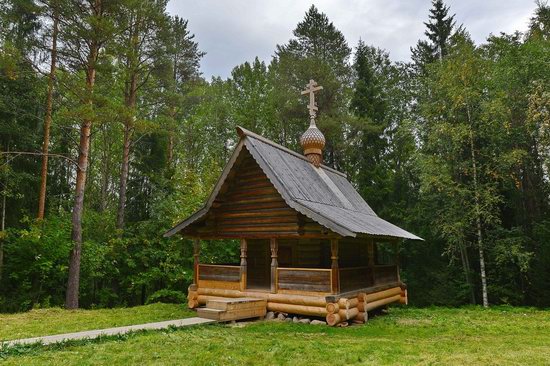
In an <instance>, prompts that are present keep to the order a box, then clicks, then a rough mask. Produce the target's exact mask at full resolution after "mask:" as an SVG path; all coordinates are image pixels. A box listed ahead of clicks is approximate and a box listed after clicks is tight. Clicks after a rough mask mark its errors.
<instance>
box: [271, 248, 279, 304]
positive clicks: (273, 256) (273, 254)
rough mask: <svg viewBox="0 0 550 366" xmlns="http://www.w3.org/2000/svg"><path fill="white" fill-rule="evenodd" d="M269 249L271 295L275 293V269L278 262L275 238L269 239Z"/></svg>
mask: <svg viewBox="0 0 550 366" xmlns="http://www.w3.org/2000/svg"><path fill="white" fill-rule="evenodd" d="M269 246H270V248H271V293H273V294H274V293H277V267H279V262H278V261H277V251H278V250H279V245H278V243H277V239H276V238H271V240H270V242H269Z"/></svg>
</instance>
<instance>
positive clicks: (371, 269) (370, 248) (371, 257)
mask: <svg viewBox="0 0 550 366" xmlns="http://www.w3.org/2000/svg"><path fill="white" fill-rule="evenodd" d="M367 252H368V254H369V276H370V283H371V286H374V242H373V239H372V238H369V239H368V242H367Z"/></svg>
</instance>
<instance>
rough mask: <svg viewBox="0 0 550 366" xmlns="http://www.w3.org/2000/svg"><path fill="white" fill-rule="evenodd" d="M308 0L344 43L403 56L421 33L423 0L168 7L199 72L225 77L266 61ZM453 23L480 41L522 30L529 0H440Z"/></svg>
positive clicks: (244, 1)
mask: <svg viewBox="0 0 550 366" xmlns="http://www.w3.org/2000/svg"><path fill="white" fill-rule="evenodd" d="M312 3H314V4H315V5H316V6H317V7H318V8H319V9H320V10H321V11H322V12H324V13H326V14H327V15H328V17H329V19H330V20H331V21H332V22H334V25H335V26H336V27H337V28H338V29H340V30H341V31H342V32H343V33H344V35H345V36H346V39H347V41H348V42H349V44H350V46H352V47H353V46H355V44H356V43H357V41H358V40H359V38H362V39H363V40H364V41H365V42H367V43H368V44H373V45H375V46H377V47H381V48H384V49H386V50H387V51H389V52H390V57H391V58H392V59H393V60H396V61H397V60H408V59H409V58H410V51H409V49H410V47H411V46H413V45H415V44H416V42H417V40H418V39H420V38H423V33H424V24H423V22H425V21H426V20H427V18H428V10H429V8H430V6H431V4H430V3H431V2H430V1H429V0H408V1H403V0H370V1H366V0H348V1H344V0H339V1H336V0H318V1H311V0H307V1H306V0H294V1H293V0H261V1H253V0H226V1H222V0H200V1H197V0H195V1H191V0H171V1H170V3H169V4H168V10H169V12H170V13H171V14H173V15H179V16H180V17H182V18H184V19H188V20H189V28H190V29H191V31H192V32H193V33H194V34H195V36H196V39H197V41H198V42H199V47H200V48H201V50H203V51H206V52H207V55H206V56H205V58H204V59H203V61H202V64H201V70H202V72H203V73H204V75H205V76H206V77H210V76H217V75H219V76H222V77H227V76H229V74H230V72H231V69H232V68H233V67H235V66H236V65H238V64H241V63H243V62H245V61H250V60H253V59H254V57H255V56H258V57H259V58H260V59H261V60H264V61H266V62H269V61H270V60H271V57H272V55H273V52H274V50H275V45H276V44H281V43H285V42H287V41H288V40H289V39H290V38H291V37H292V30H293V29H294V28H295V26H296V24H297V23H298V22H299V21H300V20H302V18H303V17H304V14H305V12H306V11H307V10H308V8H309V7H310V6H311V4H312ZM447 4H448V5H449V6H450V7H451V12H452V13H455V14H456V20H457V23H458V24H463V25H464V26H465V27H466V29H467V30H468V31H469V32H470V34H471V35H472V37H473V39H474V40H475V41H476V42H478V43H480V42H483V41H484V40H485V39H486V38H487V37H488V36H489V34H490V33H493V34H499V33H500V32H506V33H511V32H514V31H516V30H520V31H524V30H525V29H526V28H527V25H528V22H529V18H530V17H531V16H532V14H533V11H534V9H535V7H536V5H535V3H534V1H531V0H506V1H502V0H486V1H476V0H467V1H466V0H465V1H460V0H452V1H449V0H448V1H447Z"/></svg>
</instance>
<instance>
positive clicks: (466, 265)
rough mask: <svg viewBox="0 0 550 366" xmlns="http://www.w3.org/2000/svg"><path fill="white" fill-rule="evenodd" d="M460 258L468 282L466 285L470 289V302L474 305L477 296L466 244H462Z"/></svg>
mask: <svg viewBox="0 0 550 366" xmlns="http://www.w3.org/2000/svg"><path fill="white" fill-rule="evenodd" d="M459 249H460V258H461V260H462V269H463V271H464V279H465V280H466V283H467V284H468V288H469V289H470V302H471V303H472V305H474V304H475V303H476V295H475V291H474V285H473V284H472V279H471V277H470V270H471V268H470V260H469V258H468V251H467V250H466V247H465V246H464V244H460V248H459Z"/></svg>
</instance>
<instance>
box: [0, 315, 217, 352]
mask: <svg viewBox="0 0 550 366" xmlns="http://www.w3.org/2000/svg"><path fill="white" fill-rule="evenodd" d="M208 323H216V320H211V319H204V318H197V317H194V318H187V319H178V320H168V321H164V322H156V323H146V324H138V325H129V326H125V327H116V328H107V329H96V330H86V331H83V332H76V333H65V334H56V335H50V336H43V337H34V338H23V339H16V340H13V341H7V342H3V343H0V345H1V347H0V348H2V347H9V346H14V345H19V344H33V343H42V344H44V345H46V344H52V343H57V342H63V341H67V340H78V339H93V338H97V337H99V336H105V335H119V334H126V333H130V332H135V331H138V330H146V329H147V330H153V329H166V328H168V327H187V326H190V325H197V324H208Z"/></svg>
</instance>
